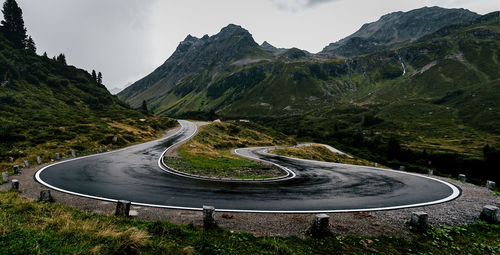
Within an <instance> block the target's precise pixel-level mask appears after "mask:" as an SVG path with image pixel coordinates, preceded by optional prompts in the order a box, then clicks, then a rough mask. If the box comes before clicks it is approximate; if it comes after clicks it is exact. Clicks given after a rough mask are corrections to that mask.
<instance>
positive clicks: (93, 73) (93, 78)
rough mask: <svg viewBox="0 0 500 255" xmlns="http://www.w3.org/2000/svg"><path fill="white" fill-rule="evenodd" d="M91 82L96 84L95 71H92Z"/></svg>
mask: <svg viewBox="0 0 500 255" xmlns="http://www.w3.org/2000/svg"><path fill="white" fill-rule="evenodd" d="M92 80H94V81H95V82H97V74H96V73H95V70H92Z"/></svg>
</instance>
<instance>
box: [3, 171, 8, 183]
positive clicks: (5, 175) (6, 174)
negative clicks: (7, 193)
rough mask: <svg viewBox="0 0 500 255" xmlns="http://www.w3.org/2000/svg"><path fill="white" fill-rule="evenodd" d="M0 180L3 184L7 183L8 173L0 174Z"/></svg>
mask: <svg viewBox="0 0 500 255" xmlns="http://www.w3.org/2000/svg"><path fill="white" fill-rule="evenodd" d="M2 180H3V182H4V183H5V182H8V181H9V173H7V172H2Z"/></svg>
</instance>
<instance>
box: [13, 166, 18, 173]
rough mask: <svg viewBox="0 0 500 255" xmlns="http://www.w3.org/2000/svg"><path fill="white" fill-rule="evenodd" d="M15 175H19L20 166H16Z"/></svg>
mask: <svg viewBox="0 0 500 255" xmlns="http://www.w3.org/2000/svg"><path fill="white" fill-rule="evenodd" d="M14 174H19V166H18V165H15V166H14Z"/></svg>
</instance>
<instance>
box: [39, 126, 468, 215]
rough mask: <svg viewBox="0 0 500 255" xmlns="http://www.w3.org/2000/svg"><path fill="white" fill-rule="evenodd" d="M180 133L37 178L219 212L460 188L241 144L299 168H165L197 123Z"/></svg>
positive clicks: (409, 199)
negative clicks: (264, 177)
mask: <svg viewBox="0 0 500 255" xmlns="http://www.w3.org/2000/svg"><path fill="white" fill-rule="evenodd" d="M179 123H180V124H181V129H180V130H179V131H178V132H177V133H175V134H174V135H172V136H169V137H166V138H163V139H160V140H156V141H152V142H148V143H144V144H139V145H135V146H131V147H127V148H124V149H121V150H117V151H112V152H107V153H101V154H97V155H91V156H86V157H80V158H76V159H72V160H67V161H63V162H58V163H55V164H52V165H49V166H46V167H44V168H42V169H40V170H39V171H38V172H37V173H36V174H35V179H36V180H37V181H38V182H40V183H41V184H43V185H45V186H47V187H49V188H51V189H55V190H58V191H62V192H66V193H70V194H74V195H79V196H84V197H90V198H96V199H101V200H106V201H117V200H128V201H132V204H135V205H146V206H154V207H165V208H177V209H193V210H201V208H202V206H203V205H213V206H215V208H216V209H217V211H233V212H236V211H245V212H273V213H309V212H311V213H312V212H314V213H317V212H348V211H372V210H384V209H397V208H406V207H414V206H423V205H430V204H437V203H443V202H447V201H450V200H453V199H455V198H457V197H458V196H459V195H460V190H459V189H458V188H457V187H455V186H454V185H451V184H449V183H446V182H444V181H441V180H437V179H433V178H430V177H427V176H422V175H416V174H411V173H406V172H399V171H392V170H385V169H379V168H373V167H363V166H353V165H343V164H336V163H327V162H317V161H311V160H300V159H292V158H286V157H281V156H276V155H271V154H268V153H266V150H267V148H262V147H261V148H244V149H238V150H236V153H238V154H239V155H242V156H245V157H249V158H255V159H260V160H265V161H269V162H271V163H274V164H276V165H279V166H280V167H284V168H286V169H289V170H291V171H292V172H293V173H294V176H293V178H287V179H285V180H281V181H276V182H263V183H241V182H217V181H210V180H200V179H193V178H188V177H184V176H178V175H175V174H171V173H169V172H167V171H165V170H166V169H165V167H164V166H162V165H161V161H159V158H160V157H161V155H163V153H164V151H165V150H166V149H167V148H169V147H171V146H173V145H175V144H177V143H179V142H182V141H185V140H186V139H189V138H190V137H191V136H192V135H194V134H195V132H196V130H197V127H196V125H195V124H194V123H192V122H189V121H183V120H180V121H179Z"/></svg>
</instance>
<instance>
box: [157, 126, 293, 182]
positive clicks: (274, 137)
mask: <svg viewBox="0 0 500 255" xmlns="http://www.w3.org/2000/svg"><path fill="white" fill-rule="evenodd" d="M292 144H295V141H294V140H293V139H292V138H290V137H287V136H286V135H284V134H282V133H279V132H276V131H274V130H272V129H269V128H266V127H263V126H261V125H258V124H256V123H253V122H246V121H227V122H214V123H211V124H209V125H205V126H202V127H200V130H199V132H198V134H196V136H194V137H193V139H191V140H190V141H189V142H187V143H186V144H184V145H182V146H181V147H179V148H178V150H177V153H178V156H176V157H173V156H167V157H165V163H166V164H167V165H168V166H170V167H172V168H174V169H176V170H178V171H182V172H185V173H189V174H195V175H201V176H207V177H218V178H237V179H262V178H270V177H278V176H282V175H284V174H286V173H285V172H284V171H282V170H281V169H279V168H277V167H275V166H270V165H266V164H263V163H259V162H256V161H253V160H249V159H246V158H242V157H239V156H237V155H234V154H232V153H231V150H233V149H236V148H243V147H253V146H273V145H292Z"/></svg>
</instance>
